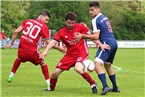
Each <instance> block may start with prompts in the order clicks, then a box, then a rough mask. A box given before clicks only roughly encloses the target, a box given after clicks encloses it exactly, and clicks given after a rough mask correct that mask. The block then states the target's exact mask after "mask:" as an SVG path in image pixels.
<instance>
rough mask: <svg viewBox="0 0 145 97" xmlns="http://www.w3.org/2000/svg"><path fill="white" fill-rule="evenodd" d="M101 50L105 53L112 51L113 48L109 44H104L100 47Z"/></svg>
mask: <svg viewBox="0 0 145 97" xmlns="http://www.w3.org/2000/svg"><path fill="white" fill-rule="evenodd" d="M100 48H101V49H102V50H103V51H105V50H110V49H111V47H110V46H109V45H108V44H106V43H104V44H102V45H101V46H100Z"/></svg>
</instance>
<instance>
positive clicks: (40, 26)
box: [4, 11, 63, 89]
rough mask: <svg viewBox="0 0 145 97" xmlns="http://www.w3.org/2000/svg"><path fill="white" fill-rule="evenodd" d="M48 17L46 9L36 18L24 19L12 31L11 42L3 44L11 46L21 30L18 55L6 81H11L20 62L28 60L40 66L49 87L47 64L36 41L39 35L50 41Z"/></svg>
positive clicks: (39, 37) (6, 46) (7, 46)
mask: <svg viewBox="0 0 145 97" xmlns="http://www.w3.org/2000/svg"><path fill="white" fill-rule="evenodd" d="M49 19H50V14H49V13H48V12H47V11H42V12H41V13H40V14H39V16H38V18H37V19H36V20H34V19H28V20H24V21H23V22H22V24H21V25H20V26H19V27H18V28H17V29H16V30H15V31H14V33H13V35H12V40H11V43H10V44H6V45H5V46H4V47H5V48H9V47H11V46H12V45H13V44H14V42H15V40H16V37H17V35H18V33H21V32H22V33H21V37H20V43H19V47H18V57H17V58H16V60H15V61H14V64H13V67H12V69H11V73H10V75H9V77H8V79H7V81H8V82H11V81H12V79H13V77H14V74H15V73H16V71H17V69H18V68H19V66H20V64H21V62H26V61H28V62H31V63H33V64H34V65H35V66H38V65H40V66H41V70H42V73H43V75H44V77H45V80H46V83H47V88H48V89H50V77H49V71H48V66H47V64H46V63H45V61H44V60H43V59H42V58H39V55H40V51H39V49H38V41H39V40H40V39H41V37H43V38H45V41H46V42H47V43H49V42H50V40H48V39H49V37H50V36H49V30H48V27H47V25H46V23H48V20H49ZM54 48H56V49H58V50H60V51H63V48H59V47H58V46H55V47H54Z"/></svg>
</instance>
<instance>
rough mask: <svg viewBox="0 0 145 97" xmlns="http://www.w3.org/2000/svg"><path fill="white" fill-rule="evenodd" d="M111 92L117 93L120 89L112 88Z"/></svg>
mask: <svg viewBox="0 0 145 97" xmlns="http://www.w3.org/2000/svg"><path fill="white" fill-rule="evenodd" d="M111 92H118V93H120V90H119V89H112V90H111Z"/></svg>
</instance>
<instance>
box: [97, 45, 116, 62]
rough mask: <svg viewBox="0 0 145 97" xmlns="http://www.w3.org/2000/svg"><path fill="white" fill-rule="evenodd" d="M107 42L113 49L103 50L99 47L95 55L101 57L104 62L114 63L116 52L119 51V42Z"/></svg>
mask: <svg viewBox="0 0 145 97" xmlns="http://www.w3.org/2000/svg"><path fill="white" fill-rule="evenodd" d="M107 44H109V45H110V47H111V49H110V50H105V51H103V50H102V49H101V48H98V51H97V53H96V56H95V57H98V58H100V59H101V60H102V61H103V62H107V63H111V64H112V63H113V60H114V57H115V54H116V52H117V48H118V45H117V42H111V43H107Z"/></svg>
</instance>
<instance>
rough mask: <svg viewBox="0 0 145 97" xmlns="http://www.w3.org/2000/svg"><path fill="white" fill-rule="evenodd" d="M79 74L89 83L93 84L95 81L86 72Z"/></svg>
mask: <svg viewBox="0 0 145 97" xmlns="http://www.w3.org/2000/svg"><path fill="white" fill-rule="evenodd" d="M81 75H82V77H83V78H84V79H85V80H86V81H87V82H89V84H90V85H92V84H95V81H94V80H93V79H92V78H91V77H90V75H89V74H88V73H83V74H81Z"/></svg>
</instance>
